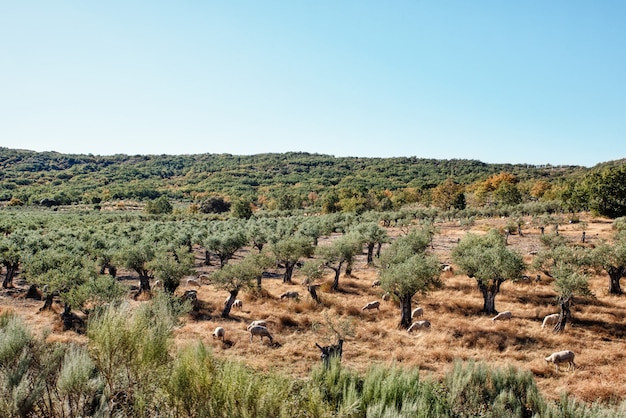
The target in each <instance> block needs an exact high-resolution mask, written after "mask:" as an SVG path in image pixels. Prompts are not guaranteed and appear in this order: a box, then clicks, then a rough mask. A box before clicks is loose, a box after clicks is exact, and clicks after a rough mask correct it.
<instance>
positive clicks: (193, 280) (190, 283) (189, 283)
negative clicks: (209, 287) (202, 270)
mask: <svg viewBox="0 0 626 418" xmlns="http://www.w3.org/2000/svg"><path fill="white" fill-rule="evenodd" d="M186 283H187V287H189V286H196V287H200V282H199V281H198V279H196V278H193V277H190V278H188V279H187V281H186Z"/></svg>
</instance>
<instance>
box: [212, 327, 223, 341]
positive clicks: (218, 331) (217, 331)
mask: <svg viewBox="0 0 626 418" xmlns="http://www.w3.org/2000/svg"><path fill="white" fill-rule="evenodd" d="M225 336H226V330H224V328H222V327H217V328H215V331H213V338H217V339H220V340H222V342H223V341H224V337H225Z"/></svg>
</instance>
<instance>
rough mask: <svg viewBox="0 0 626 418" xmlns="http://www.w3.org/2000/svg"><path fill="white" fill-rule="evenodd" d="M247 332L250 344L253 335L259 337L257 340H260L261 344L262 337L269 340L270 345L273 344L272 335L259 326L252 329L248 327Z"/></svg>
mask: <svg viewBox="0 0 626 418" xmlns="http://www.w3.org/2000/svg"><path fill="white" fill-rule="evenodd" d="M248 331H250V342H252V337H254V336H255V335H258V336H259V338H260V339H261V342H263V337H267V338H269V340H270V343H272V342H273V338H272V334H270V332H269V331H268V329H267V328H265V327H263V326H261V325H254V326H252V327H248Z"/></svg>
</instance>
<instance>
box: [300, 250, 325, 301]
mask: <svg viewBox="0 0 626 418" xmlns="http://www.w3.org/2000/svg"><path fill="white" fill-rule="evenodd" d="M300 271H301V273H302V274H304V277H305V279H304V283H303V284H304V285H305V286H306V287H307V290H308V291H309V294H310V295H311V298H313V300H314V301H315V302H317V303H322V301H321V300H320V298H319V295H318V294H317V288H318V286H319V285H318V284H317V283H316V281H317V280H319V279H321V278H322V276H323V275H324V262H322V261H320V260H309V261H307V262H305V263H304V265H303V266H302V268H301V269H300Z"/></svg>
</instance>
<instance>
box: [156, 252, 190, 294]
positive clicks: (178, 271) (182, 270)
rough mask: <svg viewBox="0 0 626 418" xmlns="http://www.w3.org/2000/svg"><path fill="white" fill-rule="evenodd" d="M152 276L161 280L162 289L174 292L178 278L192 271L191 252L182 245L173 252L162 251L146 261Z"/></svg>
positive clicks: (177, 284) (178, 283) (178, 282)
mask: <svg viewBox="0 0 626 418" xmlns="http://www.w3.org/2000/svg"><path fill="white" fill-rule="evenodd" d="M148 268H149V269H150V270H152V271H153V272H154V273H153V274H154V277H156V278H157V279H159V280H161V281H162V282H163V289H165V291H167V292H169V293H174V292H175V291H176V288H177V287H178V286H179V285H180V279H182V278H183V277H185V276H187V275H189V274H192V273H193V254H192V253H189V252H188V251H187V247H185V246H182V247H180V248H179V249H178V250H176V251H174V252H162V253H161V254H159V255H157V256H156V257H155V258H154V259H152V260H151V261H150V262H149V263H148Z"/></svg>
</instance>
